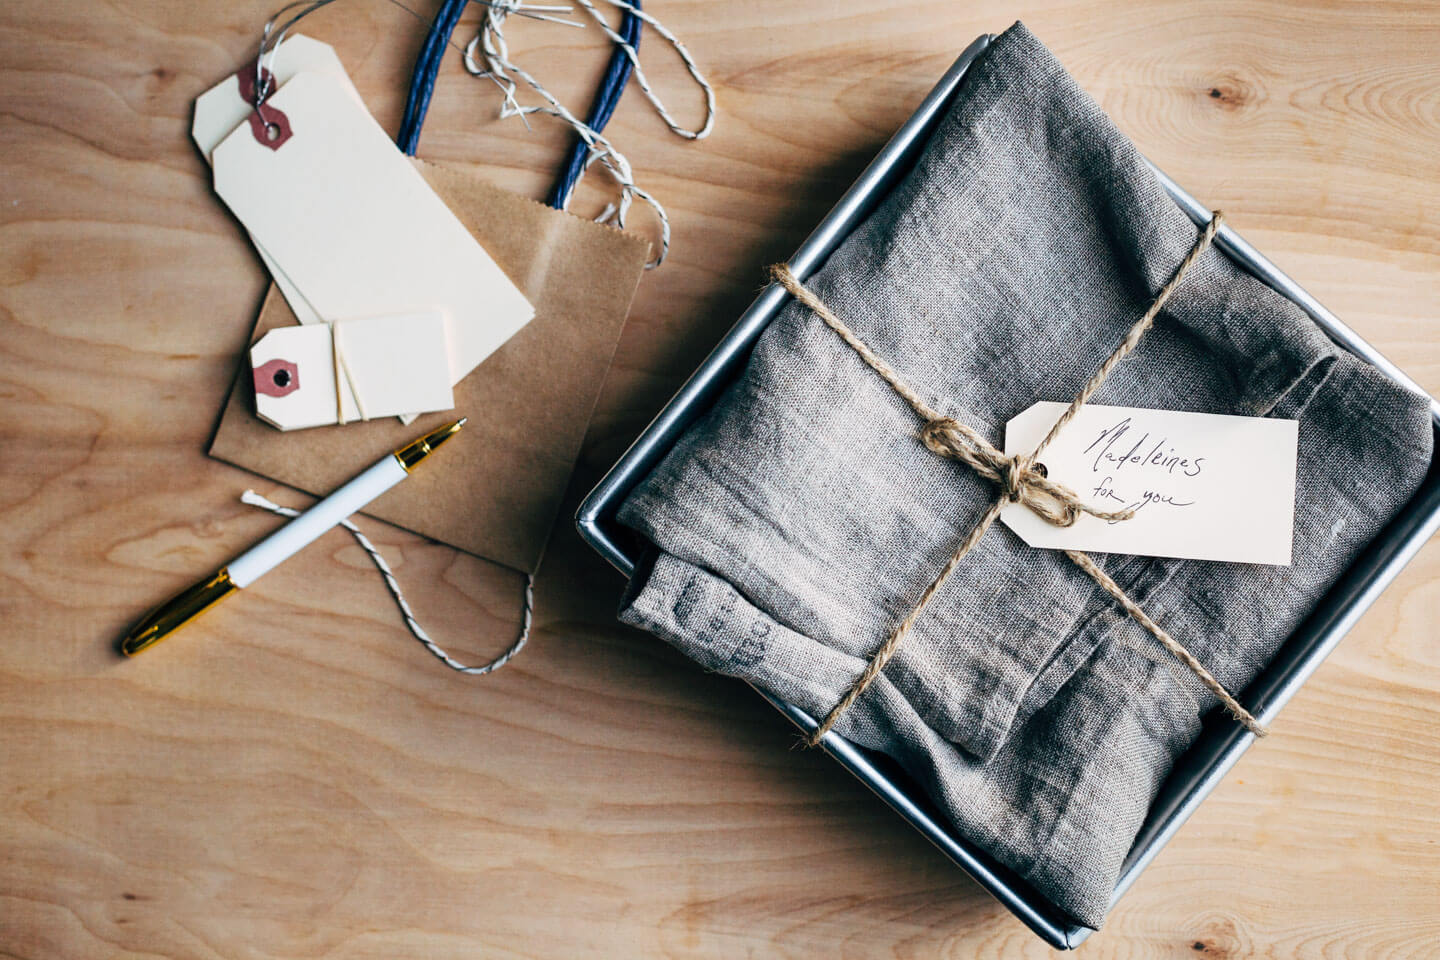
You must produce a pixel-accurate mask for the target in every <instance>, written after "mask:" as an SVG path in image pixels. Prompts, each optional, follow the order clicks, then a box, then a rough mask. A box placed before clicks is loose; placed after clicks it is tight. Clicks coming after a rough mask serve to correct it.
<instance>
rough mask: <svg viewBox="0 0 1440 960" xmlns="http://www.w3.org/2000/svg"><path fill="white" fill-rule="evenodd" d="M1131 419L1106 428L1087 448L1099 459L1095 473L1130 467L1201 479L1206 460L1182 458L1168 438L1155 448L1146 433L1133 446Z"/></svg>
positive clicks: (1088, 451) (1157, 443)
mask: <svg viewBox="0 0 1440 960" xmlns="http://www.w3.org/2000/svg"><path fill="white" fill-rule="evenodd" d="M1131 426H1132V425H1131V423H1130V418H1129V417H1126V418H1125V419H1123V420H1121V421H1120V422H1119V423H1116V424H1114V425H1112V426H1109V427H1106V428H1105V429H1104V430H1102V431H1100V436H1098V437H1096V438H1095V441H1094V442H1093V443H1091V444H1090V446H1088V447H1086V448H1085V450H1084V452H1085V453H1087V454H1089V453H1093V454H1094V455H1095V461H1094V464H1093V469H1094V470H1095V472H1097V473H1099V472H1100V471H1102V470H1103V471H1107V472H1108V471H1114V472H1116V473H1119V472H1120V470H1122V469H1123V468H1125V467H1127V466H1134V467H1137V468H1139V470H1140V471H1146V468H1149V471H1164V472H1165V473H1167V474H1171V475H1177V474H1178V475H1183V476H1186V477H1198V476H1199V475H1200V473H1201V471H1202V470H1204V467H1205V458H1204V457H1187V456H1181V455H1179V454H1177V453H1176V452H1175V448H1174V447H1172V446H1170V444H1169V440H1168V438H1166V437H1161V438H1160V439H1159V440H1158V441H1156V442H1155V443H1154V444H1153V445H1152V444H1151V443H1150V433H1149V431H1146V432H1145V433H1143V434H1141V435H1140V437H1139V439H1137V440H1135V442H1134V443H1133V444H1132V443H1131V442H1130V436H1127V434H1130V435H1131V436H1133V432H1132V430H1131Z"/></svg>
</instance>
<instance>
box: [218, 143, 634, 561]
mask: <svg viewBox="0 0 1440 960" xmlns="http://www.w3.org/2000/svg"><path fill="white" fill-rule="evenodd" d="M416 166H417V167H418V168H419V169H420V172H421V174H422V175H423V176H424V177H425V180H426V181H427V182H428V183H429V184H430V186H431V187H432V188H433V189H434V190H435V192H436V193H437V194H439V196H440V199H442V200H444V201H445V203H446V205H447V206H449V207H450V209H451V210H452V211H453V212H454V213H455V215H456V216H457V217H458V218H459V219H460V221H461V222H462V223H463V224H465V226H466V227H468V228H469V229H470V231H471V232H472V233H474V235H475V238H476V239H477V240H479V242H480V245H481V246H482V247H484V248H485V250H486V252H488V253H489V254H490V256H491V257H493V258H494V260H495V262H496V263H498V264H499V265H500V268H501V269H502V270H504V271H505V273H506V275H508V276H509V277H510V279H511V280H513V281H514V282H515V284H516V285H517V286H518V287H519V288H520V289H521V291H522V292H523V293H524V294H525V296H526V298H527V299H529V301H530V302H531V303H532V304H533V305H534V307H535V319H533V320H532V321H530V323H529V324H527V325H526V326H525V327H524V328H522V329H521V330H520V331H519V332H518V333H516V334H515V336H514V337H512V338H511V339H510V340H509V342H507V343H506V344H505V345H504V346H502V347H501V348H500V349H499V350H497V351H496V352H495V353H494V354H492V355H491V356H490V357H489V359H487V360H486V361H485V362H484V363H482V364H481V365H480V366H479V367H477V368H476V369H475V370H473V371H472V372H471V373H470V374H469V375H468V376H466V377H465V378H464V379H463V380H461V381H460V382H459V383H458V384H456V385H455V409H454V411H453V413H431V414H426V415H424V416H422V417H420V418H419V419H417V420H416V421H415V422H414V423H412V424H410V425H409V426H405V425H402V424H400V423H399V422H397V421H396V420H394V419H393V418H392V419H385V420H371V421H369V422H366V423H352V424H346V425H344V426H330V427H317V428H314V429H310V430H300V431H294V432H289V433H282V432H281V431H279V430H276V429H275V428H274V427H272V426H270V425H269V424H266V423H264V422H262V421H261V420H260V419H259V418H258V417H256V415H255V397H254V388H253V385H252V379H251V377H249V376H248V375H245V376H240V377H238V378H237V379H236V383H235V386H234V387H233V388H232V390H231V392H230V396H229V400H228V401H227V403H226V407H225V411H224V414H223V416H222V417H221V421H220V428H219V430H218V431H217V432H216V434H215V439H214V441H213V442H212V443H211V445H210V455H211V456H212V457H216V458H217V459H220V460H224V461H226V462H228V463H232V464H234V465H235V466H237V467H243V468H244V469H246V470H251V471H254V472H255V473H258V474H261V475H263V476H265V477H268V478H270V479H272V480H275V481H277V482H279V483H284V484H288V485H289V486H292V487H297V488H299V489H300V490H303V491H305V492H307V493H310V494H314V495H316V496H322V495H324V494H326V493H328V492H329V491H331V490H333V489H334V488H335V487H338V486H339V485H340V484H342V483H344V482H345V481H346V480H348V479H349V478H350V477H352V476H354V475H355V474H356V473H359V472H360V471H361V470H363V469H364V468H365V467H367V466H369V465H370V464H371V463H373V462H375V461H376V460H378V459H379V458H380V457H381V456H383V455H384V454H385V453H386V452H387V451H388V450H391V449H394V448H395V447H398V446H401V445H402V444H404V443H407V442H408V441H410V440H412V439H414V438H415V437H417V436H420V435H421V434H422V433H424V432H425V431H426V430H428V429H432V428H434V427H436V426H438V425H440V424H441V423H444V422H445V421H447V420H449V419H453V417H455V416H466V417H469V418H470V422H469V423H467V424H466V426H465V429H464V430H462V431H460V433H459V434H458V435H457V436H456V438H455V439H454V440H451V441H450V442H449V443H448V444H447V445H446V447H445V449H444V451H443V452H442V453H440V454H437V455H436V456H435V457H434V459H433V460H431V461H430V462H428V463H426V464H425V465H424V466H423V467H421V468H420V469H417V470H416V471H415V473H414V475H413V476H411V477H410V478H409V479H408V480H406V481H405V482H404V483H402V484H400V485H398V486H397V487H395V488H394V489H392V490H391V491H390V492H388V493H386V494H385V495H384V496H382V497H381V498H379V499H378V500H376V501H374V502H373V503H372V504H370V506H369V507H367V508H366V510H365V513H367V514H369V515H371V516H374V517H378V518H379V519H381V520H385V521H387V522H389V523H393V524H395V525H397V526H400V527H404V528H406V529H409V530H413V531H414V532H416V533H418V534H421V535H423V536H426V537H429V538H431V539H433V540H438V541H440V542H442V543H446V544H449V545H451V546H453V547H456V548H458V549H460V550H464V551H466V552H467V553H473V554H475V555H477V556H480V557H484V558H486V559H488V560H493V561H495V562H497V563H501V564H504V565H505V566H509V567H513V568H515V569H517V570H521V571H524V572H527V573H533V572H534V571H535V569H536V568H537V567H538V566H539V564H540V558H541V556H542V554H543V553H544V550H545V543H546V541H547V540H548V539H549V537H550V530H551V528H552V527H553V526H554V523H555V519H556V514H557V512H558V510H559V507H560V500H561V497H562V496H563V495H564V493H565V487H566V484H567V483H568V481H569V478H570V473H571V470H572V469H573V468H574V465H575V460H576V458H577V457H578V456H579V453H580V443H581V441H582V440H583V439H584V437H585V430H586V428H587V427H588V426H589V423H590V415H591V412H592V411H593V409H594V406H595V401H596V399H597V398H598V396H599V393H600V386H601V383H602V382H603V381H604V379H605V374H606V371H607V370H608V369H609V367H610V361H611V358H612V357H613V356H614V353H615V345H616V343H617V342H618V340H619V337H620V330H621V328H622V327H623V326H624V324H625V317H626V314H628V313H629V311H630V301H631V299H632V298H633V297H634V295H635V288H636V286H637V285H638V283H639V281H640V275H641V273H642V272H643V270H644V267H645V261H646V259H647V258H648V257H649V255H650V244H649V243H648V242H647V241H646V240H644V239H643V238H640V237H636V236H633V235H630V234H625V233H622V232H620V231H619V230H615V229H614V228H612V227H607V226H603V225H601V224H597V223H593V222H591V221H589V220H583V219H581V218H579V217H576V216H573V215H571V214H568V213H565V212H563V211H559V210H553V209H551V208H549V207H545V206H542V205H541V204H538V203H536V202H534V201H533V200H529V199H526V198H524V197H520V196H516V195H515V194H512V193H508V192H506V191H504V190H501V189H499V188H497V187H493V186H491V185H489V184H487V183H485V182H483V181H481V180H479V179H477V178H476V177H475V176H474V175H473V174H471V173H468V172H466V171H464V170H463V169H460V168H458V167H453V166H449V165H446V164H440V163H429V162H426V161H416ZM296 322H297V321H296V319H295V315H294V313H292V312H291V310H290V307H289V305H288V304H287V303H286V302H285V298H284V297H283V296H281V295H280V293H279V291H278V290H276V288H275V287H274V286H273V285H272V286H271V288H270V292H269V293H268V294H267V295H266V297H265V302H264V305H263V306H262V307H261V310H260V317H259V319H258V320H257V321H256V324H255V331H254V334H253V335H252V337H251V343H254V342H255V340H257V339H259V338H260V337H261V336H263V335H264V334H265V333H266V332H267V331H269V330H271V329H273V328H274V327H277V326H280V325H284V324H293V323H296ZM242 360H243V358H242ZM241 365H242V367H244V370H242V373H245V374H248V372H249V371H248V368H249V364H248V360H247V361H244V362H242V364H241Z"/></svg>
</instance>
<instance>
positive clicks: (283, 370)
mask: <svg viewBox="0 0 1440 960" xmlns="http://www.w3.org/2000/svg"><path fill="white" fill-rule="evenodd" d="M252 372H253V374H254V376H255V392H256V393H262V394H264V395H265V396H267V397H283V396H285V395H287V394H291V393H294V392H295V391H296V390H299V389H300V368H299V367H297V366H296V365H295V364H293V363H291V362H290V361H289V360H281V359H280V358H279V357H276V358H275V359H274V360H266V361H265V362H264V363H262V364H261V365H260V366H258V367H256V368H255V369H254V370H253V371H252Z"/></svg>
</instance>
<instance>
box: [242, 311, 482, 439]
mask: <svg viewBox="0 0 1440 960" xmlns="http://www.w3.org/2000/svg"><path fill="white" fill-rule="evenodd" d="M448 356H449V351H448V350H447V349H446V345H445V315H444V314H442V313H440V312H439V311H432V312H430V313H424V314H418V315H399V316H390V317H369V318H366V319H363V320H347V321H344V322H340V323H334V324H325V323H320V324H300V325H296V326H286V327H277V328H275V329H274V330H271V331H270V332H269V333H267V334H265V336H263V337H261V338H260V340H259V341H258V342H257V343H256V344H255V345H254V346H253V347H251V348H250V367H251V374H252V380H253V382H254V385H255V412H256V413H257V414H258V415H259V416H260V419H262V420H264V421H265V422H266V423H269V424H272V425H274V426H276V427H279V428H280V429H281V430H300V429H303V428H305V427H319V426H324V425H326V424H331V423H348V422H350V421H352V420H370V419H373V418H375V417H392V416H399V415H401V414H413V413H428V412H430V411H433V410H448V409H450V408H451V407H452V406H453V405H454V396H453V394H452V392H451V390H450V371H449V368H448V360H447V357H448Z"/></svg>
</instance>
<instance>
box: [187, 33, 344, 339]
mask: <svg viewBox="0 0 1440 960" xmlns="http://www.w3.org/2000/svg"><path fill="white" fill-rule="evenodd" d="M268 59H269V61H270V66H271V69H272V70H273V74H272V78H271V79H272V82H273V83H274V85H275V86H276V87H277V88H278V87H281V86H284V85H285V84H286V83H288V82H289V80H290V78H291V77H293V76H295V74H297V73H299V72H300V71H301V70H305V71H309V72H316V73H329V74H331V75H332V76H334V77H335V78H336V79H337V80H338V81H340V83H342V84H344V86H345V89H346V90H347V91H349V93H350V95H351V96H352V97H354V98H355V102H356V103H357V104H362V105H363V101H362V100H361V99H360V94H359V92H357V91H356V89H355V86H354V84H352V83H351V82H350V77H349V75H348V74H347V73H346V72H345V67H344V66H343V65H342V64H341V63H340V58H339V57H338V56H336V54H335V49H334V48H333V47H331V46H330V45H329V44H328V43H321V42H320V41H319V40H312V39H310V38H309V37H306V36H302V35H300V34H295V35H293V36H290V37H287V38H286V39H285V41H284V42H283V43H281V44H280V46H278V47H276V48H275V55H274V56H273V57H270V58H268ZM245 69H246V68H245V67H241V70H245ZM253 109H254V106H253V105H252V104H251V103H250V102H249V101H248V100H246V99H245V97H244V96H243V95H242V94H241V91H240V74H239V73H232V74H231V75H230V76H228V77H226V78H225V79H224V80H222V81H220V82H219V83H217V84H216V85H215V86H213V87H211V88H210V89H209V90H207V91H205V92H204V93H202V94H201V95H200V96H199V97H197V98H196V100H195V117H194V119H193V121H192V122H191V125H190V136H191V137H192V138H194V140H195V145H196V146H197V147H199V148H200V152H201V153H203V154H204V155H205V159H206V161H207V162H208V161H210V159H211V157H210V155H211V153H212V152H213V151H214V150H215V148H216V147H217V146H219V144H220V141H222V140H224V139H225V138H226V137H227V136H229V135H230V134H231V133H232V132H233V131H234V130H235V129H236V128H238V127H241V126H243V125H244V124H245V121H246V118H247V117H248V116H249V115H250V111H251V110H253ZM251 240H252V241H253V240H254V238H253V237H252V238H251ZM255 250H256V252H257V253H259V254H260V259H261V260H263V261H265V269H267V270H269V271H270V275H271V276H272V277H274V278H275V284H276V286H278V287H279V288H280V292H281V293H283V294H284V295H285V299H286V300H287V301H288V302H289V303H290V309H291V310H293V311H294V312H295V317H296V319H298V320H299V321H300V322H301V323H321V322H322V319H321V317H320V315H319V314H318V313H316V312H315V308H314V307H312V306H311V305H310V302H309V301H308V300H306V299H305V295H304V294H303V293H302V292H301V291H300V290H299V289H298V288H297V287H296V286H295V284H294V283H292V282H291V281H290V278H289V277H287V276H285V271H283V270H281V269H280V267H279V265H278V264H276V263H275V260H274V258H273V257H271V256H270V254H269V252H267V251H266V249H265V248H264V246H262V245H261V244H260V243H259V242H258V241H256V242H255Z"/></svg>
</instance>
